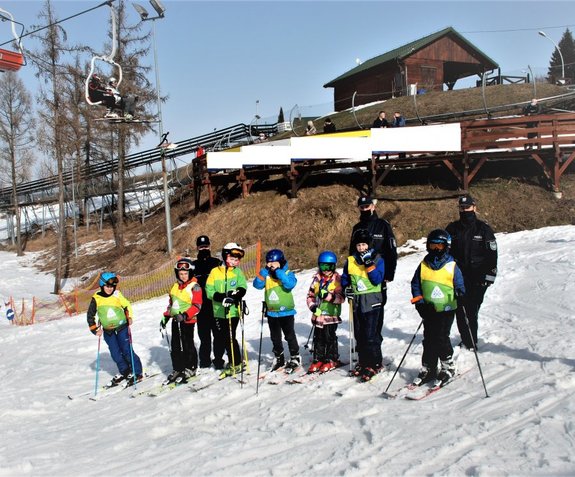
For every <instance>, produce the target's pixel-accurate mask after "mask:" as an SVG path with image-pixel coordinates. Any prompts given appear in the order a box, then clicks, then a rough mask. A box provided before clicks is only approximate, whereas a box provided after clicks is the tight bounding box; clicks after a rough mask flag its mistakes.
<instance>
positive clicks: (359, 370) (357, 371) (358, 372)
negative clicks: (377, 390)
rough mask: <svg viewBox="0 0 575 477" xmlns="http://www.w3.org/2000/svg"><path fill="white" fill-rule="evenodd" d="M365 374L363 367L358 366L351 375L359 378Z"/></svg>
mask: <svg viewBox="0 0 575 477" xmlns="http://www.w3.org/2000/svg"><path fill="white" fill-rule="evenodd" d="M362 374H363V366H362V365H361V364H359V363H358V364H356V365H355V368H353V369H352V370H351V371H350V372H349V375H350V377H352V378H359V377H360V376H361V375H362Z"/></svg>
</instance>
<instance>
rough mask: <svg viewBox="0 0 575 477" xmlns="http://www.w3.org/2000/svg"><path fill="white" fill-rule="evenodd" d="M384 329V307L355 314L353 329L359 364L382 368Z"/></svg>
mask: <svg viewBox="0 0 575 477" xmlns="http://www.w3.org/2000/svg"><path fill="white" fill-rule="evenodd" d="M382 327H383V306H377V307H374V308H372V309H371V310H370V311H357V310H354V313H353V328H354V330H353V331H354V334H355V339H356V341H357V355H358V358H359V364H360V365H361V366H362V367H364V368H374V369H375V368H376V367H381V366H382V361H383V356H382V354H381V342H382V341H383V338H382V337H381V329H382Z"/></svg>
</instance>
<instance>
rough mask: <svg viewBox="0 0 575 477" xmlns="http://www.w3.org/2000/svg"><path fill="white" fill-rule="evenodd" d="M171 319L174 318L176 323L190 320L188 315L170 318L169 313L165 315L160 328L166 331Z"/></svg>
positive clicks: (181, 314)
mask: <svg viewBox="0 0 575 477" xmlns="http://www.w3.org/2000/svg"><path fill="white" fill-rule="evenodd" d="M170 318H173V319H174V321H176V322H178V323H183V322H184V321H186V320H187V319H188V315H187V314H186V313H178V314H177V315H174V316H170V315H169V314H168V312H166V313H164V316H163V317H162V319H161V320H160V326H161V327H162V328H164V329H165V328H166V325H167V324H168V321H170Z"/></svg>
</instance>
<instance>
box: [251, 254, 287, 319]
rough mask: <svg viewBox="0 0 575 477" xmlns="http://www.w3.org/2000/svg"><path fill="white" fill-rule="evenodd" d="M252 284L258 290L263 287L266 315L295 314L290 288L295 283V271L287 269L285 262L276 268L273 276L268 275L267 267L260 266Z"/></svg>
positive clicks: (271, 316) (275, 316)
mask: <svg viewBox="0 0 575 477" xmlns="http://www.w3.org/2000/svg"><path fill="white" fill-rule="evenodd" d="M253 285H254V287H255V288H257V289H258V290H263V289H264V288H265V294H264V297H265V302H266V307H267V312H266V315H267V316H268V317H270V318H281V317H282V316H293V315H295V314H296V311H295V303H294V298H293V294H292V290H293V288H294V287H295V286H296V285H297V278H296V276H295V273H294V272H292V271H291V270H289V269H288V264H287V262H286V263H285V265H284V266H283V267H281V268H278V269H276V271H275V278H274V277H272V276H271V275H270V272H269V270H268V269H267V268H262V269H261V270H260V273H259V274H258V275H257V276H256V277H255V278H254V281H253Z"/></svg>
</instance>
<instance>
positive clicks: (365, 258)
mask: <svg viewBox="0 0 575 477" xmlns="http://www.w3.org/2000/svg"><path fill="white" fill-rule="evenodd" d="M373 255H374V251H373V250H372V249H369V250H366V251H365V252H361V253H360V254H359V257H360V258H361V261H362V262H363V264H364V265H365V266H366V267H371V266H372V265H373V264H374V263H375V262H374V261H373V258H374V257H373Z"/></svg>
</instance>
